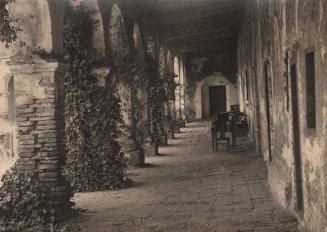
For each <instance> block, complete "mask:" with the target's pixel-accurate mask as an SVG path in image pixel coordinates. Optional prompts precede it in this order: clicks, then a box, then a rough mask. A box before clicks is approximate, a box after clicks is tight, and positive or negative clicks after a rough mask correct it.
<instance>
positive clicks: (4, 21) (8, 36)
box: [0, 0, 18, 47]
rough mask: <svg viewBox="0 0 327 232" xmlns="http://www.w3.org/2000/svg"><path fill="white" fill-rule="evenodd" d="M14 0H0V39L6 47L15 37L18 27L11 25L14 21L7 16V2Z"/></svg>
mask: <svg viewBox="0 0 327 232" xmlns="http://www.w3.org/2000/svg"><path fill="white" fill-rule="evenodd" d="M12 2H14V0H0V41H1V42H3V43H5V45H6V47H9V45H10V44H11V43H12V42H14V41H15V40H16V39H17V31H18V28H17V27H15V26H12V25H11V22H14V21H15V20H13V19H12V18H10V16H9V11H8V4H10V3H12Z"/></svg>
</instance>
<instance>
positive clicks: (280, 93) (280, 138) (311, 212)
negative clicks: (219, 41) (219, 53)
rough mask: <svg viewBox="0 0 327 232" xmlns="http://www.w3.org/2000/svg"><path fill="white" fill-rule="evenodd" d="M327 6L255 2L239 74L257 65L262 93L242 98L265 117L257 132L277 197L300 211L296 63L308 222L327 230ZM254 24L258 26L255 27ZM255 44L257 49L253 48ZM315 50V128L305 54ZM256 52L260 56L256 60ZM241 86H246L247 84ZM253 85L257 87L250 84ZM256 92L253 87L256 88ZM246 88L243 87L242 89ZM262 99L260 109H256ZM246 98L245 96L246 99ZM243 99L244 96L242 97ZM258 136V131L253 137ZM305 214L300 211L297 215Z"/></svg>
mask: <svg viewBox="0 0 327 232" xmlns="http://www.w3.org/2000/svg"><path fill="white" fill-rule="evenodd" d="M326 6H327V1H325V0H301V1H299V0H294V1H259V0H257V1H250V2H249V3H248V4H247V8H246V14H245V15H246V18H245V22H244V25H243V27H242V30H241V33H240V37H239V46H238V48H239V49H238V55H239V57H238V59H239V60H238V64H239V71H238V72H239V75H240V76H241V77H240V78H241V79H242V81H239V83H241V82H243V81H244V72H245V71H246V70H251V69H253V68H254V73H251V75H250V79H251V80H252V82H253V80H255V78H257V81H258V84H259V88H258V89H259V93H258V95H256V96H255V97H254V98H253V99H251V100H250V101H249V102H246V103H244V102H243V103H242V105H244V108H245V110H246V111H247V113H248V114H249V117H250V118H251V119H252V120H251V122H252V124H253V125H252V127H253V128H258V125H256V124H255V122H254V121H253V119H256V118H258V120H260V128H259V130H258V131H256V129H254V130H253V131H252V133H260V134H261V139H259V140H257V141H256V143H260V145H261V153H262V155H263V156H264V157H265V159H266V161H267V166H268V170H269V185H270V186H271V190H272V193H273V195H274V196H275V198H276V200H277V201H278V202H279V203H280V204H281V205H282V206H284V207H286V208H288V209H290V210H291V211H293V212H294V213H295V214H296V205H295V204H296V191H295V186H296V183H295V178H296V177H295V176H294V175H295V167H294V152H293V142H294V141H293V131H294V130H293V128H292V120H293V119H292V118H293V116H292V102H291V86H290V84H291V83H290V71H289V66H290V65H291V64H294V63H296V65H297V80H298V82H297V86H298V106H299V111H300V115H299V116H300V118H299V120H300V122H299V124H300V125H299V127H300V138H301V139H300V144H301V154H300V155H301V159H302V166H301V171H302V186H303V198H304V199H303V200H304V211H303V213H304V217H303V220H302V222H303V224H304V225H305V226H306V227H308V228H309V229H310V230H311V231H315V232H316V231H324V229H325V227H326V225H327V223H326V219H325V215H326V183H327V182H326V181H327V179H326V177H325V176H326V151H327V150H326V120H325V119H326V116H327V115H326V104H327V101H326V100H327V98H326V91H325V88H326V86H327V85H326V84H327V81H326V78H325V77H326V74H327V72H326V52H325V51H326V32H327V30H326V22H325V21H326V20H325V18H326V16H327V15H326ZM253 25H254V27H253ZM254 48H256V49H254ZM310 50H311V51H314V52H315V77H316V120H317V127H316V129H315V130H313V129H307V123H306V89H305V88H306V83H305V54H306V52H308V51H310ZM254 56H256V57H257V58H256V60H252V59H253V57H254ZM267 61H268V62H269V65H271V69H270V75H271V77H272V86H271V88H272V91H273V96H272V98H270V101H271V103H272V104H271V105H272V107H271V118H272V125H273V131H272V146H273V159H272V161H271V162H270V161H269V159H268V143H267V134H268V131H267V122H266V119H267V115H266V108H265V92H264V72H263V70H264V64H265V62H267ZM239 88H240V89H241V90H243V91H242V92H243V93H244V91H245V90H244V85H243V86H240V85H239ZM251 88H253V86H252V85H251ZM251 91H254V90H251ZM240 92H241V91H240ZM256 98H258V99H259V106H260V107H259V111H258V109H256V108H255V101H256ZM241 99H244V96H243V98H241ZM243 101H244V100H243ZM254 137H255V136H254ZM298 215H301V214H298ZM300 218H301V217H300Z"/></svg>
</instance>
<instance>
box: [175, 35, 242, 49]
mask: <svg viewBox="0 0 327 232" xmlns="http://www.w3.org/2000/svg"><path fill="white" fill-rule="evenodd" d="M225 41H233V42H235V43H236V41H237V35H232V36H229V37H225V38H218V37H207V36H205V37H202V38H201V37H197V39H189V38H188V39H184V40H179V41H173V42H171V44H172V45H173V46H178V47H185V46H188V45H192V44H203V43H224V42H225Z"/></svg>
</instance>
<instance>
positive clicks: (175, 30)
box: [163, 22, 239, 37]
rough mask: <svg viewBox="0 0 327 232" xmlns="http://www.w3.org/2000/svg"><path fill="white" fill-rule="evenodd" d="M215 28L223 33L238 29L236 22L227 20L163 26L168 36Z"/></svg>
mask: <svg viewBox="0 0 327 232" xmlns="http://www.w3.org/2000/svg"><path fill="white" fill-rule="evenodd" d="M208 28H210V30H216V31H217V33H223V32H226V31H236V30H237V31H238V30H239V25H238V23H237V22H229V23H227V22H226V23H224V24H217V23H216V24H194V25H189V26H186V25H185V26H184V27H168V28H167V27H164V28H163V29H164V30H165V31H166V34H167V36H168V37H172V36H178V35H181V34H187V33H201V32H202V31H205V30H208Z"/></svg>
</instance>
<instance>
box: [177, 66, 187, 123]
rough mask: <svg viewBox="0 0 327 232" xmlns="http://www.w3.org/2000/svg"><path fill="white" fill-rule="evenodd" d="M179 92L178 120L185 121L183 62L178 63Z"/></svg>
mask: <svg viewBox="0 0 327 232" xmlns="http://www.w3.org/2000/svg"><path fill="white" fill-rule="evenodd" d="M179 73H180V78H179V80H180V86H179V88H180V90H179V93H180V118H181V119H182V120H184V119H185V87H186V86H185V83H186V81H185V79H186V77H185V67H184V63H183V60H181V61H180V72H179Z"/></svg>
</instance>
